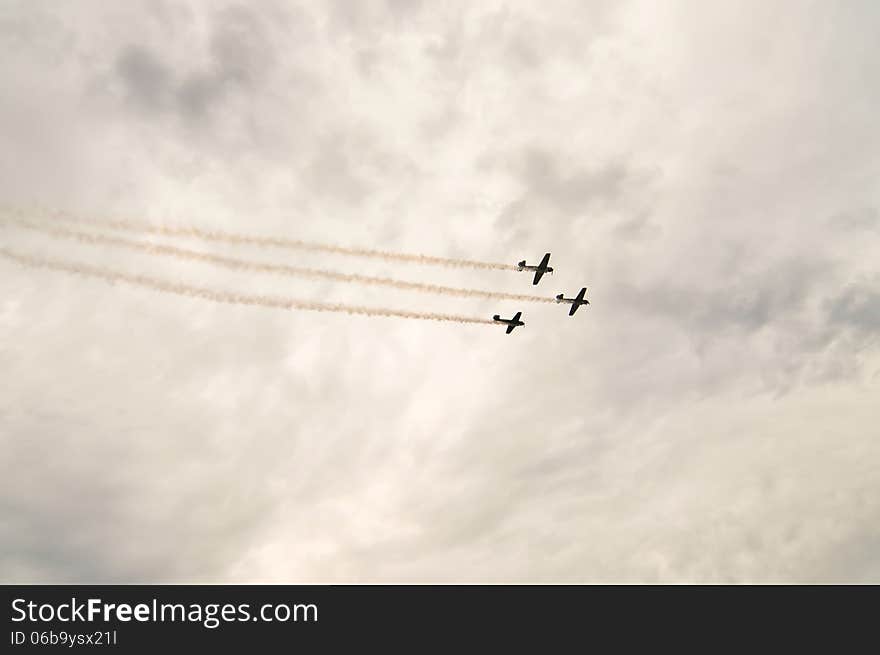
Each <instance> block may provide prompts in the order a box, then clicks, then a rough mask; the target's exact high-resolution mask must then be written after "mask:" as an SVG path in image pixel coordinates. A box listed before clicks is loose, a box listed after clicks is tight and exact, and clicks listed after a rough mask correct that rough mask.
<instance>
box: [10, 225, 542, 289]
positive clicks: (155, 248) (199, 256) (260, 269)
mask: <svg viewBox="0 0 880 655" xmlns="http://www.w3.org/2000/svg"><path fill="white" fill-rule="evenodd" d="M5 222H7V223H11V224H13V225H17V226H19V227H22V228H25V229H29V230H35V231H38V232H43V233H45V234H49V235H51V236H55V237H60V238H65V239H73V240H76V241H80V242H82V243H87V244H90V245H109V246H118V247H121V248H128V249H130V250H138V251H141V252H145V253H149V254H155V255H165V256H169V257H176V258H178V259H184V260H191V261H201V262H207V263H210V264H216V265H218V266H223V267H226V268H231V269H234V270H239V271H251V272H255V273H274V274H278V275H289V276H295V277H311V278H322V279H327V280H336V281H338V282H346V283H355V284H368V285H378V286H387V287H392V288H395V289H402V290H404V291H418V292H420V293H431V294H438V295H447V296H459V297H467V298H489V299H492V300H516V301H520V302H545V303H553V302H555V300H554V299H553V298H547V297H545V296H535V295H531V294H519V293H505V292H502V291H484V290H482V289H463V288H460V287H448V286H442V285H437V284H425V283H422V282H410V281H406V280H395V279H393V278H387V277H374V276H370V275H358V274H349V273H339V272H336V271H327V270H322V269H315V268H304V267H300V266H289V265H284V264H268V263H264V262H255V261H252V260H245V259H239V258H235V257H227V256H224V255H217V254H214V253H206V252H200V251H196V250H189V249H187V248H179V247H177V246H170V245H165V244H155V243H145V242H142V241H131V240H129V239H123V238H120V237H113V236H107V235H98V234H91V233H88V232H79V231H76V230H68V229H66V228H61V227H50V226H48V225H44V224H40V223H31V222H28V221H21V220H16V219H12V220H7V221H5Z"/></svg>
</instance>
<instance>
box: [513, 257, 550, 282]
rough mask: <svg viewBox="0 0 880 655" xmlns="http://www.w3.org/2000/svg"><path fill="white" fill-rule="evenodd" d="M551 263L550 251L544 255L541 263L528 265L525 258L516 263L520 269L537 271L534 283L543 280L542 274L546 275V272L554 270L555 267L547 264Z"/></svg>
mask: <svg viewBox="0 0 880 655" xmlns="http://www.w3.org/2000/svg"><path fill="white" fill-rule="evenodd" d="M549 263H550V253H549V252H548V253H547V254H546V255H544V259H542V260H541V263H540V264H538V265H537V266H528V265H526V260H525V259H524V260H522V261H521V262H519V263H518V264H517V265H516V268H517V270H518V271H535V279H534V281H533V282H532V284H538V282H540V281H541V276H542V275H544V273H552V272H553V269H552V268H551V267H550V266H547V264H549Z"/></svg>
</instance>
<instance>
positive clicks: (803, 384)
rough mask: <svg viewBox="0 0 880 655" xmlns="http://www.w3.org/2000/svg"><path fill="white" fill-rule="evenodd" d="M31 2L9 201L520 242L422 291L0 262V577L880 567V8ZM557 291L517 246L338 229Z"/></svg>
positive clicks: (321, 234) (650, 574)
mask: <svg viewBox="0 0 880 655" xmlns="http://www.w3.org/2000/svg"><path fill="white" fill-rule="evenodd" d="M358 7H359V9H358V11H357V12H354V13H353V8H352V6H351V5H350V4H347V3H328V4H326V5H318V4H314V3H306V4H304V5H302V6H295V5H293V4H291V3H282V2H269V1H267V2H256V3H250V4H248V5H247V6H246V7H245V6H244V5H234V4H229V3H222V5H221V4H218V3H207V2H191V3H185V4H180V3H165V2H142V3H126V4H125V5H124V6H123V5H119V6H117V5H112V6H108V5H106V3H97V2H94V3H77V7H76V9H73V8H72V7H67V6H65V5H60V4H52V5H46V4H40V3H32V2H12V3H6V5H5V8H4V9H2V10H0V47H2V48H3V51H4V52H7V53H9V56H7V57H4V58H3V62H2V63H0V81H2V83H3V86H4V88H5V89H7V90H8V92H7V93H4V94H3V96H2V97H0V121H2V125H3V127H4V129H3V130H0V202H2V203H4V204H6V205H12V206H35V205H39V206H43V207H49V208H57V209H63V210H69V211H71V212H72V213H75V214H79V215H89V214H93V213H94V214H100V215H103V216H139V217H144V218H146V219H150V220H167V221H169V222H178V223H196V224H199V225H202V226H208V227H216V228H223V229H229V230H234V231H238V232H258V233H263V234H280V235H288V236H291V237H294V238H304V239H311V240H316V241H322V242H323V241H330V242H336V243H340V244H347V245H353V246H364V247H378V248H382V249H387V250H405V251H416V252H426V253H430V254H437V255H444V256H463V257H468V258H477V259H485V260H491V261H509V262H515V261H518V260H519V259H522V258H527V259H533V258H535V257H536V256H540V254H541V253H543V252H545V251H547V250H551V251H552V252H553V253H554V255H553V259H554V262H553V263H554V265H555V266H556V269H557V272H558V273H557V275H556V276H555V278H545V281H544V282H542V284H541V286H540V287H539V290H540V291H543V292H546V293H547V294H548V295H555V293H558V292H559V291H565V292H566V293H567V294H568V293H571V292H572V291H573V290H575V291H576V290H577V289H578V288H580V287H581V286H583V285H584V284H586V285H589V286H590V287H591V291H590V293H591V297H592V299H593V305H591V306H590V307H588V308H586V310H583V309H582V310H581V311H580V312H578V314H577V315H576V316H575V317H574V318H572V319H569V318H568V317H567V316H566V315H565V313H564V312H563V311H562V310H561V309H560V308H559V307H557V306H555V305H548V306H517V305H516V304H515V303H499V304H493V303H486V302H480V301H471V300H467V299H464V300H463V299H459V298H443V297H438V298H431V297H426V296H423V295H420V294H419V295H417V294H408V293H405V292H401V291H397V290H380V289H376V288H368V287H364V288H359V287H353V286H342V285H331V284H326V283H314V282H309V281H290V280H286V279H285V280H282V279H276V278H273V277H271V276H268V275H259V276H253V277H249V276H245V275H240V274H230V273H228V272H226V271H221V270H216V269H213V268H211V267H209V266H206V265H203V264H182V263H180V262H176V261H168V260H165V259H159V258H150V257H148V256H146V255H131V254H130V253H121V252H116V251H108V250H106V249H101V248H96V247H94V246H86V245H82V244H71V243H65V242H60V241H59V242H52V241H50V240H48V239H46V238H43V237H39V236H36V235H30V234H25V233H24V232H21V231H19V230H15V229H13V228H10V227H0V241H2V243H3V245H4V246H6V247H10V248H13V249H15V250H20V251H23V252H35V253H38V254H45V255H46V256H51V257H57V258H65V259H72V260H77V261H86V262H90V263H93V264H99V265H103V266H114V267H117V268H120V269H124V270H133V271H141V272H146V273H149V274H150V275H156V276H162V277H166V278H169V279H182V280H186V281H188V282H190V283H197V284H203V285H205V286H215V287H228V288H234V289H236V290H239V291H242V292H249V293H255V292H259V293H266V294H287V295H294V296H297V297H302V298H306V299H310V298H311V299H331V300H335V301H340V302H357V303H358V304H368V305H369V304H372V305H376V306H384V305H388V306H393V307H400V308H410V307H413V306H415V307H418V308H425V309H430V310H435V311H447V312H455V313H468V314H474V315H486V316H488V315H491V314H492V313H495V312H502V313H507V312H511V311H516V310H517V309H521V310H523V311H524V313H525V315H524V317H525V320H526V322H527V325H526V327H525V328H524V329H523V330H518V331H517V332H515V333H514V334H513V335H512V336H511V337H505V336H504V335H503V334H501V333H500V331H498V330H495V329H492V328H484V327H481V326H458V325H445V324H433V323H421V322H415V321H412V322H407V321H398V320H392V319H357V320H355V319H352V318H350V317H346V316H342V315H324V314H306V313H303V314H292V313H285V312H276V311H271V310H264V309H257V308H238V307H225V306H214V305H211V304H209V303H206V302H203V301H199V300H191V299H187V298H175V297H171V296H167V295H155V294H153V293H151V292H149V291H145V290H137V289H132V288H127V287H124V286H122V285H119V286H110V285H107V284H105V283H103V282H97V281H91V280H87V279H84V278H72V277H66V276H64V275H61V274H58V273H53V272H47V271H33V270H27V269H22V268H19V267H17V266H16V265H14V264H12V263H6V262H3V263H0V270H2V275H0V297H2V298H3V299H4V300H3V301H2V304H0V370H2V371H3V375H2V376H0V441H2V444H0V447H2V449H3V452H4V454H5V457H4V458H3V460H2V463H0V478H2V480H3V482H2V483H0V489H2V494H0V497H2V498H3V501H2V504H3V517H4V521H3V522H2V525H0V541H2V543H3V544H4V548H3V549H2V553H3V555H2V558H0V574H2V577H3V579H4V580H7V581H10V582H11V581H94V582H100V581H117V582H133V581H154V580H156V581H194V580H200V581H202V580H234V581H253V580H260V581H290V582H296V581H367V580H369V581H393V580H407V581H418V580H432V581H433V580H443V581H458V580H467V581H480V580H487V581H542V580H547V581H594V580H595V581H614V580H623V581H638V580H645V581H653V580H659V581H746V580H748V581H830V580H845V581H876V580H878V577H880V560H878V559H877V555H876V553H877V552H878V549H877V547H876V546H877V544H878V543H880V535H878V532H877V530H876V528H875V527H874V526H877V525H880V521H878V518H880V516H878V511H880V507H878V505H877V502H876V501H875V497H876V495H877V494H876V493H875V490H876V489H877V488H878V484H880V479H878V471H880V467H878V466H877V463H878V455H880V453H878V451H877V445H876V444H877V438H876V437H877V428H876V421H875V419H874V414H876V411H875V409H874V406H875V405H876V402H875V401H874V396H876V387H877V383H878V380H880V374H878V370H880V360H878V354H880V353H878V351H877V345H878V341H877V333H878V332H877V330H878V326H880V323H878V318H877V308H878V306H880V305H878V298H880V286H878V271H877V264H876V262H877V261H880V251H878V243H880V242H878V240H877V239H876V238H872V237H874V236H876V228H877V221H876V220H875V219H876V215H877V211H878V208H880V190H878V188H877V185H876V183H875V181H876V179H877V178H878V173H880V171H878V162H877V160H876V157H874V156H873V154H872V153H874V152H876V151H877V146H880V143H878V139H880V136H878V132H877V130H876V119H875V116H876V115H877V113H878V109H880V87H878V85H877V83H876V81H875V77H876V76H873V77H872V76H871V73H872V71H873V70H874V67H875V62H876V61H877V60H878V56H880V46H878V44H877V41H876V38H875V35H876V34H877V32H878V29H880V24H878V22H880V12H878V10H877V9H876V8H875V6H874V4H872V3H867V2H864V3H859V2H851V3H846V4H841V5H835V6H832V5H828V6H810V7H807V6H806V5H804V4H802V3H795V2H775V3H758V2H750V3H745V4H743V3H739V4H737V5H730V6H725V5H723V4H721V3H713V4H712V5H709V6H706V7H702V6H697V5H695V4H694V3H690V2H688V3H685V2H682V3H673V4H666V5H663V6H662V7H661V6H659V5H657V4H656V3H648V2H627V3H605V2H596V3H589V4H586V5H585V4H584V3H581V2H575V3H569V4H561V3H557V4H554V6H553V7H552V11H551V10H550V8H548V7H541V8H540V10H538V9H537V8H536V5H534V4H532V3H506V2H499V3H490V4H483V3H481V4H480V5H478V6H477V5H473V4H471V3H459V4H457V5H442V6H440V5H435V4H432V3H421V4H418V5H412V6H411V5H410V3H405V4H401V3H393V2H388V3H385V2H373V3H359V4H358ZM246 250H247V251H246V252H244V254H246V255H248V256H252V257H255V258H257V257H261V258H266V259H267V260H272V261H284V260H289V259H291V257H293V258H295V259H296V260H297V261H298V262H300V263H304V264H306V265H311V264H318V263H320V264H321V265H323V266H326V267H334V268H339V269H341V270H348V271H352V272H365V273H368V274H382V275H395V276H398V277H403V278H407V279H418V280H424V281H434V282H438V283H441V284H451V285H459V286H471V287H480V288H483V287H493V288H499V289H501V290H505V291H511V292H521V293H528V292H530V291H531V290H532V287H531V285H530V284H529V281H528V280H527V279H526V277H525V276H524V275H520V274H516V273H512V272H497V271H488V272H476V273H475V272H473V271H456V270H431V269H426V268H417V267H404V266H393V267H392V266H390V265H388V264H384V263H370V262H366V263H365V262H360V261H353V260H346V259H339V258H334V259H332V261H331V260H328V259H324V258H320V257H317V256H315V255H312V254H301V255H300V254H296V255H293V256H291V255H290V254H289V253H268V252H259V251H257V250H250V249H246Z"/></svg>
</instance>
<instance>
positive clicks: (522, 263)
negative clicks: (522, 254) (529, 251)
mask: <svg viewBox="0 0 880 655" xmlns="http://www.w3.org/2000/svg"><path fill="white" fill-rule="evenodd" d="M525 265H526V260H525V259H524V260H522V261H521V262H519V263H517V266H525Z"/></svg>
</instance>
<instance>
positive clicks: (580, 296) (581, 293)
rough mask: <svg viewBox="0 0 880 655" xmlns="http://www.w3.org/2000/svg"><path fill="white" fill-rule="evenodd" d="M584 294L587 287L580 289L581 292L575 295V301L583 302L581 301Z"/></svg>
mask: <svg viewBox="0 0 880 655" xmlns="http://www.w3.org/2000/svg"><path fill="white" fill-rule="evenodd" d="M586 292H587V287H584V288H583V289H581V292H580V293H579V294H578V295H577V300H583V299H584V294H585V293H586Z"/></svg>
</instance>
